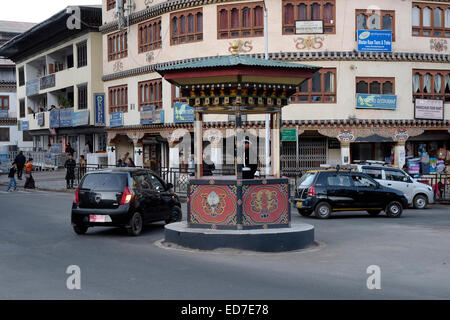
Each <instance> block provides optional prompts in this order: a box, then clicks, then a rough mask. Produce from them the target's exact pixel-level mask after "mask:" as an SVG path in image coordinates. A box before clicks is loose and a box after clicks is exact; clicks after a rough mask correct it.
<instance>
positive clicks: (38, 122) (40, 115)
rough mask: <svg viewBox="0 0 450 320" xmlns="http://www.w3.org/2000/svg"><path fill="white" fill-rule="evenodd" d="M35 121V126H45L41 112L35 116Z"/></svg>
mask: <svg viewBox="0 0 450 320" xmlns="http://www.w3.org/2000/svg"><path fill="white" fill-rule="evenodd" d="M36 119H37V124H38V126H39V127H42V126H44V124H45V116H44V113H43V112H41V113H38V114H36Z"/></svg>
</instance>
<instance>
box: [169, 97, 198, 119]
mask: <svg viewBox="0 0 450 320" xmlns="http://www.w3.org/2000/svg"><path fill="white" fill-rule="evenodd" d="M173 110H174V111H173V122H174V123H183V122H194V120H195V119H194V108H193V107H190V106H189V105H188V104H187V103H186V102H175V104H174V107H173Z"/></svg>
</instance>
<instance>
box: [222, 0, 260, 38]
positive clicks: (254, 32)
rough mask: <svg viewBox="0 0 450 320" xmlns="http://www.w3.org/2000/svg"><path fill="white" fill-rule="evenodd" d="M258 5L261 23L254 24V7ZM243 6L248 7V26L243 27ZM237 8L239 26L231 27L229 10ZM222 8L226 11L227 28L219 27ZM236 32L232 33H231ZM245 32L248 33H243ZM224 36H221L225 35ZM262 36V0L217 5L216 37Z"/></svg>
mask: <svg viewBox="0 0 450 320" xmlns="http://www.w3.org/2000/svg"><path fill="white" fill-rule="evenodd" d="M257 7H260V8H261V10H262V12H261V14H262V25H260V26H257V25H255V9H256V8H257ZM244 8H248V9H250V27H243V21H242V20H243V19H242V12H243V9H244ZM233 9H237V10H238V15H239V27H238V28H234V29H232V28H231V10H233ZM222 10H226V11H227V19H228V22H227V28H226V29H221V25H220V12H221V11H222ZM236 32H237V33H238V34H237V35H232V33H236ZM245 32H248V33H250V34H248V35H244V33H245ZM225 34H226V36H223V35H225ZM254 37H264V2H244V3H236V4H230V5H223V6H217V39H219V40H220V39H236V38H254Z"/></svg>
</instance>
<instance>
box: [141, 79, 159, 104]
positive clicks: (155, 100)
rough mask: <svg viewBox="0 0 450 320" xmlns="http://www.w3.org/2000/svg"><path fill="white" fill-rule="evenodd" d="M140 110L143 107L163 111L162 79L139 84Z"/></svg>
mask: <svg viewBox="0 0 450 320" xmlns="http://www.w3.org/2000/svg"><path fill="white" fill-rule="evenodd" d="M138 95H139V110H140V109H141V107H142V106H155V109H162V79H156V80H150V81H144V82H139V93H138Z"/></svg>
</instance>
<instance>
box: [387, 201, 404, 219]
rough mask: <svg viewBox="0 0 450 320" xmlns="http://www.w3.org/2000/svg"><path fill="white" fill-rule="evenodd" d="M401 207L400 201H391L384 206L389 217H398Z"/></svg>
mask: <svg viewBox="0 0 450 320" xmlns="http://www.w3.org/2000/svg"><path fill="white" fill-rule="evenodd" d="M402 212H403V207H402V205H401V203H400V202H398V201H392V202H390V203H389V204H388V205H387V207H386V214H387V216H388V217H389V218H398V217H400V216H401V215H402Z"/></svg>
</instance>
